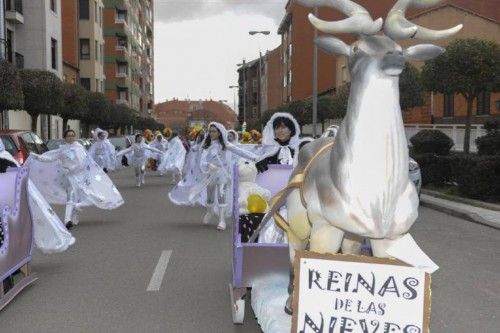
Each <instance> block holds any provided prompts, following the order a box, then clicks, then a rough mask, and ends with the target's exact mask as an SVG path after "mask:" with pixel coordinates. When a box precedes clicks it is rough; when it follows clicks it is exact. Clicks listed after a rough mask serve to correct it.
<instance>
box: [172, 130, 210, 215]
mask: <svg viewBox="0 0 500 333" xmlns="http://www.w3.org/2000/svg"><path fill="white" fill-rule="evenodd" d="M204 140H205V131H203V130H200V131H198V132H197V133H196V135H195V138H194V141H193V143H192V144H191V148H190V150H189V153H188V154H187V156H186V163H185V164H184V170H183V175H184V177H183V179H182V180H181V181H180V182H179V183H177V185H176V186H175V187H174V188H173V189H172V191H170V193H169V198H170V201H172V202H173V203H174V204H176V205H186V204H188V203H189V199H188V197H189V194H190V190H191V188H192V187H193V186H194V185H195V184H197V183H199V182H200V181H201V180H202V178H203V173H202V172H201V169H200V160H201V153H202V146H203V143H204ZM197 200H198V201H197V202H195V203H193V205H194V204H200V205H204V204H205V202H206V193H204V192H202V193H201V194H200V196H198V197H197Z"/></svg>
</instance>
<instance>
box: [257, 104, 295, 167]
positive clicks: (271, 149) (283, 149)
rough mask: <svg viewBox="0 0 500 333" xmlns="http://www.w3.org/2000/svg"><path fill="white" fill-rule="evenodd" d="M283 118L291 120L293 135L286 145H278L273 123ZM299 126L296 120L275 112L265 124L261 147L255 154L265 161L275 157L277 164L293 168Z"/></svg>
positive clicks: (287, 114) (286, 114)
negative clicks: (293, 129) (293, 128)
mask: <svg viewBox="0 0 500 333" xmlns="http://www.w3.org/2000/svg"><path fill="white" fill-rule="evenodd" d="M279 117H284V118H288V119H290V120H291V122H292V124H293V126H294V127H295V135H293V136H292V137H291V138H290V140H289V141H288V143H286V144H283V145H282V144H280V143H279V142H278V141H276V138H275V135H274V128H273V122H274V121H275V120H276V118H279ZM300 143H301V140H300V126H299V123H298V122H297V120H295V118H294V117H293V116H292V115H291V114H289V113H285V112H277V113H275V114H273V115H272V117H271V119H269V121H268V122H267V124H266V126H265V127H264V131H263V132H262V145H260V146H258V147H257V152H256V154H257V155H259V156H260V159H262V160H263V159H266V158H268V157H272V156H275V155H276V154H278V156H277V161H279V163H278V164H288V165H293V166H295V165H296V164H297V158H298V155H299V154H298V153H299V147H300Z"/></svg>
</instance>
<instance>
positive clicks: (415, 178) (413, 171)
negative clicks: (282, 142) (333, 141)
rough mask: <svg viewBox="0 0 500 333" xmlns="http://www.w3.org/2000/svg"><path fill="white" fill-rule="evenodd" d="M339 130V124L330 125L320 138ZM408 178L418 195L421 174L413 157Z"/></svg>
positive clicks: (329, 135)
mask: <svg viewBox="0 0 500 333" xmlns="http://www.w3.org/2000/svg"><path fill="white" fill-rule="evenodd" d="M338 130H339V126H337V125H332V126H329V127H328V128H327V129H326V130H325V132H324V133H323V135H321V137H322V138H334V137H335V136H336V135H337V132H338ZM408 169H409V170H408V172H409V176H410V180H411V181H412V182H413V184H415V186H416V187H417V192H418V195H419V196H420V189H421V188H422V174H421V172H420V166H419V165H418V163H417V161H415V160H414V159H413V158H411V157H410V160H409V168H408Z"/></svg>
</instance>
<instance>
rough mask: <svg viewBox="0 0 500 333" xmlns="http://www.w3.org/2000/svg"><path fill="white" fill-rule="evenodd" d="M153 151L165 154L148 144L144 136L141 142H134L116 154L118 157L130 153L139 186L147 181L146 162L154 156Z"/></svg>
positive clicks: (129, 156)
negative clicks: (145, 179) (145, 176)
mask: <svg viewBox="0 0 500 333" xmlns="http://www.w3.org/2000/svg"><path fill="white" fill-rule="evenodd" d="M151 153H155V154H163V153H162V152H161V151H160V150H158V149H156V148H153V147H150V146H149V145H147V144H146V143H145V142H144V138H142V140H141V142H139V143H137V142H134V143H133V144H132V145H131V146H130V147H128V148H127V149H124V150H121V151H120V152H119V153H118V154H116V156H117V157H119V156H122V155H125V154H128V155H127V156H128V159H129V161H130V164H131V165H132V166H133V167H134V169H135V178H136V181H137V187H140V186H141V184H144V182H145V181H144V175H145V173H146V163H147V161H148V158H150V157H152V156H153V155H152V154H151Z"/></svg>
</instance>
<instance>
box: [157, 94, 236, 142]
mask: <svg viewBox="0 0 500 333" xmlns="http://www.w3.org/2000/svg"><path fill="white" fill-rule="evenodd" d="M153 117H154V118H155V119H156V120H157V121H158V122H160V123H162V124H164V125H165V126H166V127H170V128H172V129H174V130H176V131H177V132H179V133H180V134H184V133H185V131H186V130H187V129H188V128H192V127H195V126H197V125H199V126H203V127H205V126H207V125H208V124H209V123H210V122H211V121H217V122H219V123H221V124H223V125H224V126H226V128H228V129H229V128H233V127H234V126H235V124H236V122H237V116H236V113H235V112H234V111H233V109H231V108H230V107H229V106H227V105H226V104H224V103H223V102H219V101H213V100H204V101H202V100H199V101H191V100H177V99H174V100H171V101H166V102H164V103H159V104H156V105H155V109H154V112H153Z"/></svg>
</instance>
